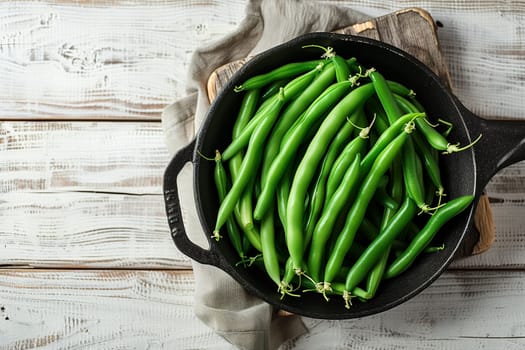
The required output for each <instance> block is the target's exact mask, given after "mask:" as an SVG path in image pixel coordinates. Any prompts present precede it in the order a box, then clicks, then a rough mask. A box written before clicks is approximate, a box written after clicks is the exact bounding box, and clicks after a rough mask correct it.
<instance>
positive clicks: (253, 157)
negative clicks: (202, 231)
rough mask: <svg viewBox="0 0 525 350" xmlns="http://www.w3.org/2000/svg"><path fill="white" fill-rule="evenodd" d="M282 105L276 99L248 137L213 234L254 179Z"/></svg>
mask: <svg viewBox="0 0 525 350" xmlns="http://www.w3.org/2000/svg"><path fill="white" fill-rule="evenodd" d="M283 104H284V98H279V99H276V100H275V102H274V103H273V105H272V108H271V111H269V113H268V115H267V118H265V119H264V120H263V121H262V122H261V123H260V124H258V125H257V127H256V128H255V130H254V132H253V134H252V136H251V137H250V143H249V145H248V149H247V151H246V154H245V157H244V159H243V161H242V165H241V168H240V169H239V173H238V178H237V179H236V181H235V182H234V183H233V184H232V187H231V189H230V191H228V194H227V195H226V197H225V198H224V200H223V201H222V202H221V205H220V207H219V211H218V213H217V219H216V223H215V229H214V233H215V232H219V230H220V228H221V227H222V225H224V223H225V222H226V220H227V218H228V217H229V216H230V215H231V213H232V212H233V210H234V208H235V206H236V204H237V202H238V200H239V198H240V197H241V195H242V193H243V191H244V189H245V188H246V185H247V184H248V182H249V181H250V180H251V179H252V178H253V177H254V176H253V174H254V172H255V171H256V170H257V168H258V165H259V163H260V161H261V158H262V152H263V145H264V141H265V139H266V136H267V135H268V134H269V132H270V130H271V127H272V126H273V124H274V122H275V119H277V117H278V115H279V112H280V110H281V108H282V106H283Z"/></svg>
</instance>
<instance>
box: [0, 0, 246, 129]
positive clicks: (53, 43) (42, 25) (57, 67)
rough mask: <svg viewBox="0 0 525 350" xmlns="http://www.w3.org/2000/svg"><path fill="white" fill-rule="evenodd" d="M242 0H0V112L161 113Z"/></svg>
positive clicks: (19, 115) (238, 12)
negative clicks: (195, 57) (200, 50)
mask: <svg viewBox="0 0 525 350" xmlns="http://www.w3.org/2000/svg"><path fill="white" fill-rule="evenodd" d="M244 5H245V4H244V1H239V0H237V1H232V2H228V3H225V2H221V1H219V2H200V1H191V0H185V1H156V2H152V3H149V2H146V3H139V2H122V3H120V2H112V1H108V2H101V3H99V2H75V1H69V2H68V1H66V2H52V1H47V2H38V3H35V2H26V1H13V2H2V3H0V18H1V19H2V25H1V27H0V76H2V84H0V106H1V108H0V118H3V119H90V120H93V119H148V120H159V119H160V114H161V112H162V110H163V109H164V107H165V106H166V105H167V104H169V103H171V102H172V101H173V100H174V99H176V98H178V97H181V96H182V95H183V94H184V83H185V80H186V76H187V67H188V63H189V61H190V59H191V54H192V52H193V50H194V49H195V48H196V47H198V46H201V45H204V44H206V43H209V42H211V41H213V39H214V38H215V37H217V36H218V35H222V34H223V33H225V32H227V31H229V30H233V28H234V27H235V25H236V23H237V21H239V19H240V18H241V17H242V15H243V12H244Z"/></svg>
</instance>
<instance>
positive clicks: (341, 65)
mask: <svg viewBox="0 0 525 350" xmlns="http://www.w3.org/2000/svg"><path fill="white" fill-rule="evenodd" d="M332 60H333V61H334V66H335V74H336V77H337V81H338V82H342V81H346V80H348V79H349V78H350V67H349V66H348V63H347V62H346V61H345V59H344V58H343V57H341V56H339V55H335V56H334V57H332Z"/></svg>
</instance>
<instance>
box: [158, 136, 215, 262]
mask: <svg viewBox="0 0 525 350" xmlns="http://www.w3.org/2000/svg"><path fill="white" fill-rule="evenodd" d="M194 148H195V140H193V141H192V142H191V143H189V144H188V145H187V146H185V147H184V148H183V149H181V150H180V151H179V152H178V153H177V154H175V156H174V157H173V159H172V161H171V162H170V164H169V165H168V167H167V168H166V171H165V173H164V185H163V187H164V202H165V205H166V214H167V216H168V224H169V227H170V231H171V237H172V238H173V242H174V243H175V245H176V246H177V248H178V249H179V250H180V251H181V252H182V253H184V254H185V255H187V256H189V257H190V258H192V259H193V260H196V261H198V262H199V263H202V264H209V265H216V266H217V265H219V264H220V258H219V256H218V254H217V252H216V251H215V249H214V248H213V247H214V245H213V244H210V249H209V250H206V249H204V248H201V247H200V246H198V245H196V244H195V243H193V242H192V241H191V240H190V239H189V237H188V235H187V233H186V229H185V227H184V222H183V219H182V211H181V205H180V199H179V190H178V185H177V178H178V175H179V173H180V172H181V171H182V169H183V167H184V166H185V165H186V163H188V162H190V161H191V160H192V157H193V150H194Z"/></svg>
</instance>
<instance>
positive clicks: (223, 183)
mask: <svg viewBox="0 0 525 350" xmlns="http://www.w3.org/2000/svg"><path fill="white" fill-rule="evenodd" d="M312 46H314V47H319V48H321V47H320V46H315V45H310V46H309V47H312ZM322 49H324V50H325V52H324V55H322V56H321V57H320V59H319V60H310V61H304V62H292V63H288V64H286V65H283V66H281V67H278V68H276V69H274V70H272V71H269V72H267V73H264V74H260V75H257V76H253V77H251V78H249V79H247V80H246V81H245V82H243V83H242V84H241V85H240V86H236V87H235V93H238V94H243V97H242V102H241V105H240V108H239V112H238V116H237V119H236V120H235V123H234V126H233V130H232V132H231V136H232V140H231V143H230V144H229V145H228V146H227V147H226V148H225V149H223V150H217V152H216V155H215V157H214V158H213V159H214V160H215V162H216V166H215V175H214V179H215V183H216V186H217V193H218V198H219V200H220V206H219V210H218V213H217V217H216V223H215V229H214V232H213V236H212V237H213V238H215V239H216V240H218V241H219V240H221V239H223V233H226V235H225V236H226V238H224V239H228V240H229V242H230V244H231V246H232V247H233V248H234V249H235V251H236V252H237V254H238V255H239V262H240V263H242V264H245V265H246V267H247V268H248V266H250V268H254V269H255V271H257V273H262V274H266V275H267V276H268V277H269V278H270V279H271V280H272V281H273V282H274V283H275V285H276V293H280V294H281V295H282V297H284V296H286V295H290V296H300V295H301V293H304V292H314V293H319V294H320V295H322V296H323V297H324V298H325V299H327V300H328V298H329V296H330V295H339V296H341V297H342V298H343V300H344V305H345V306H346V307H350V305H351V299H352V298H357V299H358V300H361V301H366V300H369V299H371V298H373V297H374V295H375V294H376V291H377V290H378V288H379V286H380V283H381V281H383V280H385V279H390V278H394V277H396V276H398V275H400V274H402V273H403V272H405V271H406V270H408V269H409V268H410V267H411V265H412V264H416V263H417V258H418V256H419V255H420V254H429V253H432V252H437V253H435V254H439V253H438V252H439V250H441V249H443V246H439V245H438V246H435V244H436V237H438V238H439V235H437V234H438V232H439V229H440V228H441V227H442V226H443V225H444V224H445V223H446V222H448V221H449V220H450V219H451V218H453V217H454V216H456V215H458V214H459V213H460V212H462V211H463V210H465V209H466V208H467V207H468V206H469V205H470V204H471V203H472V201H473V196H471V195H464V196H459V197H456V198H450V197H445V193H446V189H445V188H444V186H443V183H442V180H441V173H440V157H442V155H441V154H451V153H454V152H459V151H461V150H463V149H466V148H468V147H471V146H473V144H474V143H475V142H473V143H472V144H470V145H466V146H464V147H460V146H459V144H455V143H451V142H449V140H448V139H447V138H448V135H449V134H448V133H449V131H450V128H452V127H453V125H451V124H450V123H445V122H443V123H439V124H437V125H435V124H432V123H430V118H431V116H427V115H426V113H425V109H424V106H422V105H421V103H419V101H418V100H417V98H416V94H415V92H414V91H412V90H411V89H409V88H408V87H405V86H403V85H402V84H400V83H399V82H395V81H390V80H387V79H386V78H385V77H383V75H382V74H381V73H380V72H379V71H377V70H376V69H374V68H372V67H370V68H368V69H366V67H363V66H362V65H360V64H359V62H358V60H357V59H356V58H355V57H350V58H345V57H341V56H339V55H338V54H337V53H335V52H334V51H333V50H332V49H330V48H322ZM226 164H227V165H228V166H225V165H226ZM445 199H446V200H445Z"/></svg>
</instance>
